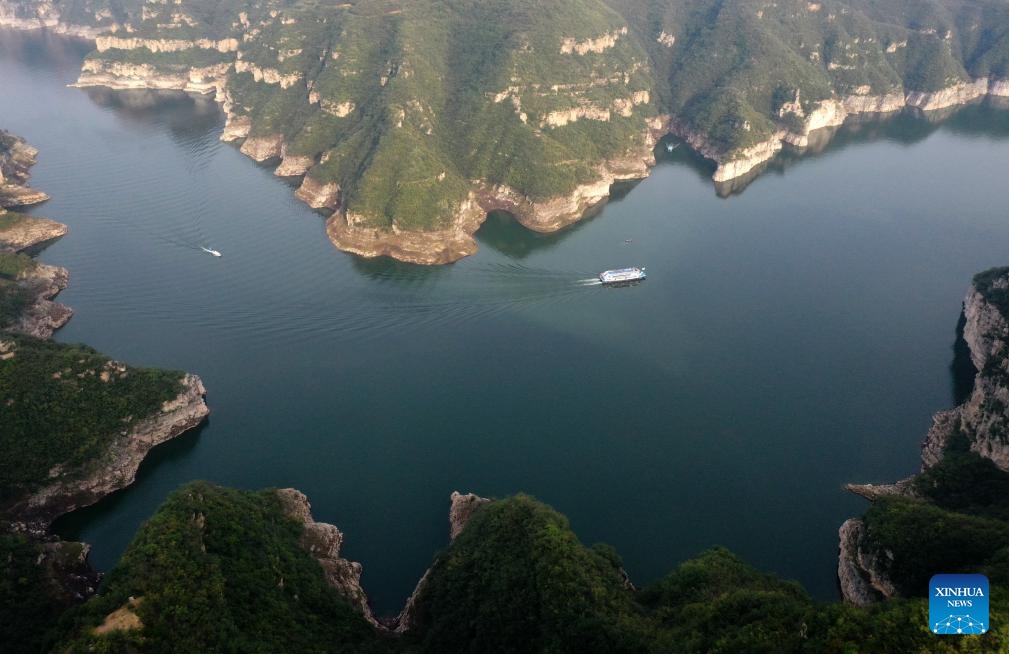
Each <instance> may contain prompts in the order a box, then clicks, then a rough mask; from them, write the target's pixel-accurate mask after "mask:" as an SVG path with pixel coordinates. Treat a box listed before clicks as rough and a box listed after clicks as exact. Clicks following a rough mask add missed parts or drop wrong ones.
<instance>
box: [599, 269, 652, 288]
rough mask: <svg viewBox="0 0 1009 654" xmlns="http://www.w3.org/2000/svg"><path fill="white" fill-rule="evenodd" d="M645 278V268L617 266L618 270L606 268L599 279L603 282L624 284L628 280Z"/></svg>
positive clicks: (634, 280) (633, 280)
mask: <svg viewBox="0 0 1009 654" xmlns="http://www.w3.org/2000/svg"><path fill="white" fill-rule="evenodd" d="M644 278H645V269H644V268H643V267H642V268H617V269H616V270H604V271H603V272H601V273H599V281H600V282H601V283H603V284H623V283H626V282H636V281H639V280H642V279H644Z"/></svg>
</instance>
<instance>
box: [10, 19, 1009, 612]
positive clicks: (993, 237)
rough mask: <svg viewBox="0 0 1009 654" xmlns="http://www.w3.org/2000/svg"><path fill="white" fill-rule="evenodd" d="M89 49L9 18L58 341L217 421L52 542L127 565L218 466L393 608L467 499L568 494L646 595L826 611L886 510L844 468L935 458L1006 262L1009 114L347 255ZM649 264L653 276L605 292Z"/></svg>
mask: <svg viewBox="0 0 1009 654" xmlns="http://www.w3.org/2000/svg"><path fill="white" fill-rule="evenodd" d="M86 49H87V48H86V46H82V45H80V44H77V45H73V44H69V43H68V42H67V41H64V40H52V39H46V38H44V37H42V36H40V35H34V36H25V35H19V34H12V33H7V32H4V33H0V80H2V81H3V88H4V93H0V126H2V127H5V128H7V129H9V130H11V131H13V132H15V133H17V134H20V135H22V136H24V137H26V138H27V139H28V140H29V141H30V142H31V143H32V144H34V145H36V146H37V147H39V148H40V149H41V156H40V159H39V164H38V166H37V167H36V168H35V171H34V175H33V179H32V182H33V184H34V185H35V186H37V187H38V188H40V189H43V190H45V191H46V192H48V193H49V194H50V195H51V196H52V200H51V201H50V202H48V203H46V204H44V205H42V206H40V207H38V208H37V209H35V213H38V214H40V215H46V216H49V217H52V218H55V219H57V220H60V221H62V222H65V223H67V224H68V225H69V226H70V230H71V231H70V234H69V235H68V236H67V237H65V238H64V239H63V240H61V241H60V242H58V243H56V244H55V245H53V246H52V247H50V248H49V249H48V250H46V251H45V252H44V253H43V254H42V259H43V260H45V261H47V262H52V263H57V264H59V265H62V266H66V267H67V268H69V269H70V271H71V286H70V288H68V289H67V290H66V291H65V292H64V293H63V294H62V296H61V299H62V301H63V302H65V303H66V304H69V305H70V306H72V307H73V308H74V309H75V312H76V313H75V316H74V318H73V320H72V321H71V322H70V324H69V325H68V326H67V327H66V328H64V329H63V330H62V331H61V332H60V333H59V334H58V339H59V340H62V341H82V342H86V343H88V344H90V345H93V346H94V347H97V348H99V349H101V350H103V351H105V352H107V353H109V354H110V355H112V356H115V357H117V358H120V359H122V360H125V361H129V362H131V363H135V364H145V365H158V366H165V367H171V368H179V369H185V370H190V371H194V372H197V373H199V374H200V375H202V376H203V379H204V380H205V383H206V385H207V388H208V389H209V395H208V398H207V400H208V403H209V404H210V406H211V408H212V411H213V413H212V416H211V418H210V420H209V422H208V423H207V424H206V426H204V427H203V428H202V429H200V430H199V431H198V432H195V433H191V434H189V435H187V436H185V437H183V438H181V439H179V440H177V441H175V442H173V443H170V444H168V445H167V446H165V447H163V448H160V449H159V450H157V451H156V453H155V454H154V455H153V456H152V457H151V459H150V461H149V462H147V463H145V465H144V466H143V468H142V470H141V474H140V477H139V479H138V481H137V483H136V484H135V485H134V486H133V487H131V488H130V489H128V490H126V491H124V492H122V493H120V494H117V495H115V496H113V497H111V498H108V499H107V500H106V501H104V502H102V503H100V504H99V505H97V506H95V507H93V508H91V509H87V510H84V511H81V512H79V513H77V514H75V515H73V516H71V517H70V518H68V519H65V520H63V521H62V522H61V523H59V524H58V525H57V530H58V531H59V532H60V533H61V534H63V535H64V536H67V537H73V538H81V539H84V540H87V541H88V542H91V543H93V544H94V550H93V554H92V559H93V561H94V563H95V564H96V565H98V566H99V567H103V568H108V567H109V566H111V565H112V564H113V563H114V561H115V560H116V558H117V557H118V555H119V554H120V553H121V551H122V550H123V548H124V547H125V546H126V544H127V543H128V542H129V539H130V537H131V535H132V534H133V533H134V532H135V530H136V529H137V527H138V525H139V524H140V523H141V521H143V520H144V519H145V518H146V517H148V516H149V515H150V514H151V513H152V512H153V511H154V510H155V508H156V507H157V506H158V504H159V503H160V502H161V501H162V500H163V499H164V497H165V495H166V494H167V493H168V492H170V491H171V490H172V489H173V488H175V487H177V486H178V485H179V484H181V483H183V482H185V481H187V480H190V479H195V478H202V479H209V480H211V481H214V482H218V483H222V484H228V485H232V486H238V487H244V488H261V487H266V486H294V487H297V488H299V489H301V490H302V491H304V492H305V493H306V494H307V495H308V496H309V498H310V499H311V501H312V504H313V510H314V514H315V516H316V518H317V519H319V520H324V521H328V522H333V523H334V524H336V525H338V526H339V527H340V528H341V530H343V531H344V532H345V534H346V541H345V549H344V553H345V555H346V556H348V557H350V558H352V559H355V560H359V561H361V562H362V563H363V564H364V570H365V572H364V585H365V587H366V589H367V591H368V592H369V594H370V596H371V597H372V599H373V602H374V604H375V607H376V609H377V610H378V612H379V613H382V614H389V613H395V612H396V611H397V610H398V609H399V607H400V605H401V603H402V601H403V600H404V599H405V597H406V596H407V595H408V594H409V593H410V591H411V590H412V588H413V585H414V584H415V583H416V580H417V579H418V578H419V577H420V575H421V574H422V573H423V571H424V569H425V568H426V567H427V565H428V564H429V562H430V561H431V558H432V556H433V554H434V553H435V552H436V551H437V550H438V549H439V548H442V547H444V546H445V545H446V544H447V540H448V533H447V532H448V523H447V508H448V495H449V493H450V492H451V491H453V490H461V491H473V492H476V493H480V494H483V495H492V496H493V495H499V496H500V495H506V494H511V493H515V492H519V491H523V492H527V493H530V494H533V495H535V496H537V497H538V498H540V499H542V500H544V501H546V502H549V503H550V504H552V505H553V506H555V507H556V508H557V509H559V510H561V511H563V512H564V513H565V514H567V515H568V516H569V518H570V519H571V523H572V526H573V527H574V529H575V530H576V531H577V532H578V534H579V535H580V537H581V538H582V539H583V540H584V541H585V542H587V543H592V542H596V541H605V542H609V543H611V544H613V545H615V546H616V547H617V549H618V550H619V552H620V553H621V554H622V555H623V557H624V561H625V564H626V567H627V569H628V571H629V572H630V574H631V577H632V579H633V580H634V581H635V582H636V583H638V584H644V583H647V582H649V581H651V580H654V579H655V578H657V577H658V576H659V575H661V574H663V573H664V572H666V571H668V570H669V569H671V568H672V567H673V566H675V565H676V564H677V563H678V562H679V561H682V560H683V559H685V558H688V557H690V556H692V555H694V554H696V553H697V552H699V551H700V550H702V549H704V548H706V547H708V546H711V545H714V544H722V545H726V546H728V547H730V548H731V549H733V550H735V551H736V552H738V553H739V554H741V555H742V556H743V557H745V558H746V559H747V560H748V561H750V562H752V563H753V564H755V565H757V566H758V567H760V568H764V569H767V570H773V571H775V572H778V573H780V574H781V575H784V576H786V577H791V578H796V579H799V580H800V581H801V582H802V583H804V584H805V585H806V586H807V587H808V588H809V589H810V590H811V591H812V592H813V593H814V594H816V595H817V596H818V597H821V598H831V597H834V596H835V595H836V588H835V577H834V570H835V556H836V547H837V528H838V526H839V525H840V524H841V522H842V521H843V520H844V519H845V518H846V517H849V516H851V515H854V514H857V513H858V512H860V511H861V510H862V509H863V506H864V504H863V503H862V501H861V500H859V499H858V498H855V497H851V496H848V495H846V494H845V493H844V492H843V491H842V490H841V484H843V483H844V482H848V481H885V480H892V479H895V478H897V477H899V476H902V475H906V474H908V473H910V472H913V471H914V470H916V469H917V466H918V445H919V442H920V441H921V439H922V437H923V436H924V434H925V431H926V430H927V428H928V426H929V424H930V418H931V415H932V413H933V412H934V411H936V410H938V409H940V408H943V407H946V406H949V405H950V404H951V403H952V401H953V400H952V378H951V374H950V368H949V366H950V362H951V360H952V346H953V341H954V329H955V325H956V321H957V316H958V313H959V309H960V302H961V299H962V296H963V294H964V291H965V289H966V287H967V284H968V282H969V280H970V277H971V276H972V275H973V274H974V273H975V272H977V271H979V270H981V269H984V268H986V267H989V266H993V265H1000V264H1007V263H1009V254H1007V252H1009V250H1007V248H1006V244H1007V243H1009V220H1007V215H1006V207H1007V206H1009V185H1007V184H1006V183H1005V179H1004V175H1005V171H1006V170H1009V112H1006V113H1003V112H998V111H994V110H991V109H989V108H987V107H973V108H970V109H968V110H965V111H963V112H961V113H960V114H959V115H958V116H957V117H955V118H954V119H952V120H951V121H949V122H947V123H945V124H943V125H942V126H934V125H929V124H928V123H926V122H924V121H915V120H911V119H907V118H899V119H895V120H892V121H888V122H887V123H885V124H882V125H872V126H866V127H863V128H861V129H859V130H848V131H846V132H844V133H842V134H841V135H840V136H839V137H838V138H837V139H836V140H835V142H834V144H833V145H832V146H831V147H830V148H828V149H827V151H825V152H824V153H822V154H820V155H817V156H813V157H808V158H805V159H801V160H793V159H788V160H786V161H784V162H783V163H781V164H779V165H776V166H775V168H774V169H773V170H772V171H770V172H769V173H767V174H766V175H764V176H762V177H761V178H759V179H758V180H757V181H756V182H754V183H753V184H752V185H751V186H750V187H748V188H747V189H746V190H745V192H743V193H741V194H738V195H733V196H731V197H729V198H727V199H722V198H719V197H718V196H717V195H716V193H715V190H714V188H713V186H712V184H711V182H710V179H709V177H710V169H709V168H707V167H706V166H705V165H704V164H703V162H698V161H696V160H694V159H693V158H692V157H691V156H690V155H689V153H687V152H686V151H685V150H686V149H685V148H679V149H678V150H676V151H675V152H674V153H673V155H672V157H670V158H669V159H667V160H665V161H663V162H662V163H661V164H660V165H659V166H657V167H656V169H655V170H654V172H653V174H652V176H651V177H650V178H649V179H647V180H645V181H644V182H642V183H640V184H638V185H637V186H635V187H634V188H633V189H629V190H628V191H627V192H626V193H623V194H622V196H621V199H619V200H617V201H614V202H612V203H611V204H610V205H608V206H607V207H606V208H605V210H604V211H602V212H601V213H600V214H599V215H597V216H595V217H593V218H591V219H589V220H586V221H584V222H583V223H581V224H578V225H576V226H574V227H572V228H570V229H568V230H566V231H563V232H561V233H559V234H554V235H546V236H544V235H538V234H533V233H530V232H527V231H525V230H523V229H522V228H521V227H519V226H517V225H515V224H514V223H513V222H512V221H511V220H510V219H509V218H508V217H507V216H498V215H495V216H492V217H491V219H490V220H488V222H487V223H486V224H485V225H484V227H483V228H482V229H481V231H480V232H479V233H478V235H477V236H478V240H479V242H480V251H479V253H478V254H477V255H475V256H473V257H471V258H468V259H466V260H464V261H461V262H459V263H458V264H455V265H452V266H446V267H439V268H423V267H416V266H410V265H403V264H398V263H395V262H391V261H388V260H379V261H363V260H360V259H356V258H354V257H352V256H349V255H346V254H343V253H341V252H339V251H337V250H336V249H334V248H333V247H332V246H331V245H330V244H329V242H328V241H327V240H326V238H325V234H324V228H323V217H322V216H320V215H319V214H316V213H314V212H312V211H310V210H309V209H308V208H306V207H305V206H304V205H303V204H301V203H299V202H298V201H296V200H295V199H294V198H293V195H292V193H291V189H290V188H289V187H288V186H287V185H286V184H285V182H284V181H282V180H279V179H277V178H275V177H274V176H273V175H272V174H271V172H270V171H269V170H268V169H264V168H261V167H258V166H256V165H255V164H254V163H253V162H252V161H251V160H249V159H247V158H246V157H244V156H242V155H241V154H239V153H238V151H237V150H236V149H235V148H234V147H233V146H230V145H227V144H223V143H221V142H220V141H219V140H218V137H219V135H220V131H221V128H222V118H221V116H220V115H219V113H218V111H217V109H216V106H215V105H214V104H213V103H211V102H207V101H203V102H194V101H193V100H192V99H189V98H186V97H184V96H171V97H165V96H154V95H152V94H146V93H129V94H115V93H109V92H85V91H82V90H78V89H73V88H67V87H66V86H65V85H66V84H67V83H68V82H70V81H73V79H75V77H76V71H77V69H78V67H79V65H80V60H81V58H82V56H83V55H84V53H85V52H86ZM627 240H630V242H629V243H628V242H626V241H627ZM204 245H205V246H209V247H213V248H217V249H219V250H221V251H222V252H223V254H224V256H223V257H222V258H220V259H216V258H213V257H210V256H208V255H206V254H205V253H202V252H201V251H199V249H198V248H199V246H204ZM629 265H645V266H647V267H648V273H649V276H648V280H647V281H646V282H644V283H642V284H640V285H637V286H633V287H629V288H615V289H608V288H600V287H597V286H588V285H584V284H582V283H581V280H585V279H588V278H591V277H592V276H593V275H594V274H595V273H596V272H598V271H599V270H602V269H606V268H616V267H622V266H629Z"/></svg>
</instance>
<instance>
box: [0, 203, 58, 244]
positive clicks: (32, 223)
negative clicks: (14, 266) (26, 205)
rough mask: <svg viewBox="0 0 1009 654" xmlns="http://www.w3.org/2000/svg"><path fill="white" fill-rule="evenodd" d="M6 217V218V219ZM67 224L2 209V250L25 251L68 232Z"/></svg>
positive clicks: (0, 239) (0, 230)
mask: <svg viewBox="0 0 1009 654" xmlns="http://www.w3.org/2000/svg"><path fill="white" fill-rule="evenodd" d="M5 219H6V220H5ZM67 231H68V229H67V226H66V225H64V224H63V223H58V222H56V221H55V220H49V219H48V218H36V217H34V216H23V215H16V216H15V215H13V214H11V213H9V212H8V213H7V214H4V212H3V211H0V252H3V251H4V250H7V251H10V252H23V251H25V250H29V249H32V248H34V247H36V246H38V245H42V244H44V243H48V242H49V241H52V240H55V239H57V238H60V237H62V236H66V234H67Z"/></svg>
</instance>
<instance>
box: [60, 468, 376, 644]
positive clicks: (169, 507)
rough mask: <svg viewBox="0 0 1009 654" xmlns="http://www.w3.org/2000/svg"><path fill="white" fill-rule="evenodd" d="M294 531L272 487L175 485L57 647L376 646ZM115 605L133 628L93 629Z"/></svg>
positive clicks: (70, 620) (71, 618) (69, 621)
mask: <svg viewBox="0 0 1009 654" xmlns="http://www.w3.org/2000/svg"><path fill="white" fill-rule="evenodd" d="M301 531H302V525H301V524H300V523H298V522H296V521H295V520H293V519H291V518H289V517H287V516H285V515H284V513H283V511H282V509H281V506H280V503H279V501H278V499H277V496H276V494H275V493H274V492H272V491H261V492H248V491H238V490H231V489H225V488H220V487H216V486H212V485H210V484H207V483H204V482H194V483H191V484H187V485H186V486H183V487H182V488H180V489H179V490H177V491H175V492H174V493H172V494H171V495H170V496H169V497H168V499H167V500H166V501H165V503H164V504H163V505H162V506H161V508H160V509H159V510H158V512H157V513H156V514H155V515H154V516H153V517H152V518H151V519H150V520H148V521H147V522H146V523H145V524H144V525H143V527H141V529H140V531H139V532H138V533H137V535H136V537H135V538H134V540H133V543H132V544H131V545H130V547H129V549H128V550H127V552H126V553H125V554H124V555H123V558H122V559H121V560H120V562H119V564H118V565H117V566H116V568H115V569H114V570H113V571H112V572H111V573H109V575H108V576H107V578H106V579H105V581H104V584H103V587H102V592H101V594H100V595H99V596H97V597H95V598H94V599H92V600H91V601H89V602H87V603H86V604H84V605H83V606H81V607H80V608H78V609H76V610H74V611H71V612H70V613H69V614H68V615H67V616H66V618H65V619H64V620H63V622H62V623H61V625H60V630H61V632H62V633H63V634H64V637H65V639H66V642H65V643H64V644H63V645H61V646H60V647H59V650H60V651H66V652H96V651H97V652H136V651H144V652H263V653H266V652H378V651H382V650H383V649H384V648H383V643H382V641H381V640H379V639H378V638H376V636H375V633H374V631H373V630H372V628H371V626H370V625H369V624H368V623H367V622H365V620H364V618H362V617H361V615H360V614H358V613H357V612H356V611H355V610H354V609H353V608H352V607H351V605H350V604H349V603H347V602H346V601H345V600H344V599H343V598H342V597H341V596H340V595H339V594H338V593H337V592H336V591H335V590H334V589H333V588H331V587H330V586H328V585H327V583H326V581H325V578H324V576H323V571H322V568H321V567H320V565H319V564H318V562H316V561H315V560H314V559H313V558H312V557H311V556H310V555H309V554H308V553H307V552H306V551H305V550H303V549H302V548H301V547H300V546H299V538H300V536H301ZM131 597H132V598H136V600H137V601H136V602H133V603H131V602H130V598H131ZM123 607H126V608H128V609H130V610H131V611H133V612H135V613H136V615H137V616H138V617H139V618H140V621H141V623H142V628H140V629H136V630H119V631H113V632H110V633H109V634H106V635H96V634H95V633H93V631H92V629H93V628H94V627H96V626H98V625H100V624H101V623H102V622H103V621H104V620H105V617H106V616H107V615H109V614H110V613H112V612H113V611H116V610H117V609H120V608H123Z"/></svg>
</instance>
